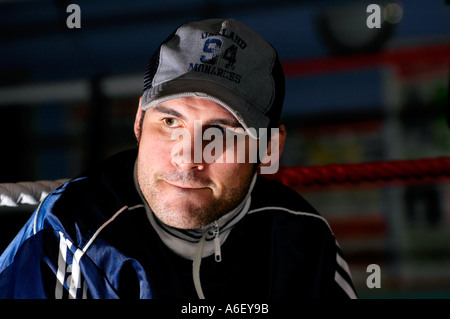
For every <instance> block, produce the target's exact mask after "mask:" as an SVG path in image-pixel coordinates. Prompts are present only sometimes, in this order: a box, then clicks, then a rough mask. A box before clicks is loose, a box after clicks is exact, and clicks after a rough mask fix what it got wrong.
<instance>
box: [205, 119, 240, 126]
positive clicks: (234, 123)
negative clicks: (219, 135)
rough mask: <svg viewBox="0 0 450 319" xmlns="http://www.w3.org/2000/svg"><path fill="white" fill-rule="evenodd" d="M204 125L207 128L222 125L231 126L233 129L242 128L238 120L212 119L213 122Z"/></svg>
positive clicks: (209, 121)
mask: <svg viewBox="0 0 450 319" xmlns="http://www.w3.org/2000/svg"><path fill="white" fill-rule="evenodd" d="M203 124H204V125H206V126H213V125H222V126H229V127H233V128H238V127H242V125H241V124H240V123H239V122H238V121H237V120H236V119H212V120H208V121H206V122H205V123H203Z"/></svg>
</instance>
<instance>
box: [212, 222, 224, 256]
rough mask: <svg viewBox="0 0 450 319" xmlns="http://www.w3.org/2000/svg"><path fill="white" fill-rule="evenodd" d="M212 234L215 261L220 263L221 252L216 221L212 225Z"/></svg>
mask: <svg viewBox="0 0 450 319" xmlns="http://www.w3.org/2000/svg"><path fill="white" fill-rule="evenodd" d="M213 235H214V259H215V260H216V262H218V263H220V262H221V261H222V252H221V250H220V238H219V224H218V223H217V221H215V222H214V225H213Z"/></svg>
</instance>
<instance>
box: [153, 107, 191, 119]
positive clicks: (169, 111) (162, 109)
mask: <svg viewBox="0 0 450 319" xmlns="http://www.w3.org/2000/svg"><path fill="white" fill-rule="evenodd" d="M153 108H154V109H155V110H156V111H157V112H159V113H165V114H168V115H172V116H175V117H178V118H180V119H182V120H184V119H185V117H184V116H183V114H181V113H179V112H177V111H175V110H174V109H171V108H168V107H165V106H164V105H155V106H154V107H153Z"/></svg>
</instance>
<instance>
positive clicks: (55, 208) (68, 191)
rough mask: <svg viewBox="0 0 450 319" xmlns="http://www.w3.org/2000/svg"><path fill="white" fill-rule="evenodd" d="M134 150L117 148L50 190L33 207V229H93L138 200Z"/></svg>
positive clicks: (73, 230) (76, 230)
mask: <svg viewBox="0 0 450 319" xmlns="http://www.w3.org/2000/svg"><path fill="white" fill-rule="evenodd" d="M135 159H136V152H135V151H133V150H132V151H125V152H120V153H118V154H116V155H113V156H112V157H110V158H108V159H106V160H105V161H103V162H102V163H100V164H99V165H97V166H96V167H93V168H91V169H89V170H88V171H86V173H84V174H81V175H80V176H78V177H76V178H74V179H72V180H70V181H68V182H66V183H65V184H63V185H61V186H60V187H58V188H57V189H56V190H54V191H53V192H51V193H50V194H49V195H48V196H47V197H46V198H45V199H44V201H43V202H42V203H41V205H40V206H39V207H38V209H37V211H36V218H35V220H36V221H35V224H36V226H35V227H36V229H37V230H39V229H43V228H53V229H55V230H59V231H62V232H65V233H68V234H75V233H76V232H78V231H80V230H81V229H84V231H86V232H89V231H92V230H95V229H96V228H98V227H99V226H100V225H102V224H103V223H104V222H105V221H106V220H108V219H110V218H111V217H112V216H113V215H114V214H116V213H117V212H118V211H120V210H121V209H123V208H124V207H132V206H135V205H138V204H141V201H140V198H139V195H138V194H137V191H136V189H135V187H134V180H133V169H134V162H135Z"/></svg>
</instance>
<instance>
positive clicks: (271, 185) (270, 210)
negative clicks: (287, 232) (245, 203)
mask: <svg viewBox="0 0 450 319" xmlns="http://www.w3.org/2000/svg"><path fill="white" fill-rule="evenodd" d="M251 196H252V197H251V206H250V208H249V211H248V214H249V215H250V216H253V217H256V218H258V217H259V218H260V219H261V218H265V219H268V220H270V222H271V223H272V222H273V220H275V219H276V220H277V221H278V223H282V224H287V225H289V224H290V225H291V226H292V227H294V228H295V227H297V226H296V225H297V223H300V224H302V225H311V226H312V225H313V224H314V225H315V226H319V227H323V229H324V230H327V229H328V230H330V231H331V228H330V226H329V224H328V222H327V221H326V219H325V218H323V217H322V216H321V215H320V214H319V212H318V211H317V210H316V209H315V208H314V207H313V206H312V205H311V204H310V203H309V202H308V201H307V200H306V199H305V198H304V197H303V196H301V195H300V194H299V193H298V192H297V191H295V190H294V189H292V188H290V187H288V186H286V185H283V184H281V183H280V182H277V181H274V180H271V179H268V178H265V177H263V176H261V175H260V176H258V178H257V181H256V183H255V186H254V188H253V191H252V195H251ZM328 230H327V231H328Z"/></svg>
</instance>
